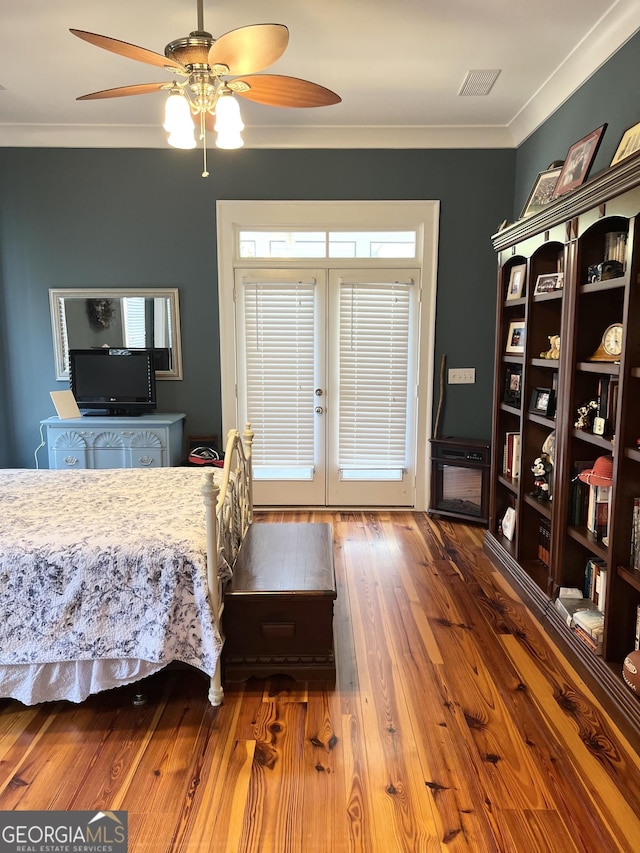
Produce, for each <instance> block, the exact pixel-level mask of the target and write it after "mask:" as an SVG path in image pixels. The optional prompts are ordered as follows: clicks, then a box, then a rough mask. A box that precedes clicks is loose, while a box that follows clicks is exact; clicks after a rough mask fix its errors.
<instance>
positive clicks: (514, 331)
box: [505, 320, 525, 355]
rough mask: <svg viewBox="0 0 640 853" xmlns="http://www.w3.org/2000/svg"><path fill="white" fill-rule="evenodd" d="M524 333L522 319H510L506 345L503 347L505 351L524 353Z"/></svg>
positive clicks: (514, 353)
mask: <svg viewBox="0 0 640 853" xmlns="http://www.w3.org/2000/svg"><path fill="white" fill-rule="evenodd" d="M524 333H525V321H524V320H512V321H511V323H509V331H508V332H507V345H506V347H505V352H506V353H510V354H511V355H523V354H524Z"/></svg>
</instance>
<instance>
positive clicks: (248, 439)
mask: <svg viewBox="0 0 640 853" xmlns="http://www.w3.org/2000/svg"><path fill="white" fill-rule="evenodd" d="M242 437H243V438H244V443H245V446H246V448H247V456H251V447H252V445H253V430H252V429H251V424H250V423H248V422H247V423H246V424H245V425H244V432H243V433H242Z"/></svg>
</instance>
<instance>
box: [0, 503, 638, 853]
mask: <svg viewBox="0 0 640 853" xmlns="http://www.w3.org/2000/svg"><path fill="white" fill-rule="evenodd" d="M296 520H297V521H328V522H331V523H332V525H333V530H334V541H335V565H336V574H337V583H338V599H337V602H336V614H335V619H334V629H335V637H336V658H337V669H338V679H337V683H336V685H335V686H333V685H329V686H328V685H324V684H322V683H308V684H307V683H300V684H297V683H295V682H293V681H291V680H289V679H286V678H278V679H271V680H268V681H258V680H255V679H254V680H251V681H249V682H247V683H246V684H235V685H230V686H228V687H227V689H226V693H225V701H224V704H223V706H222V707H221V708H219V709H214V708H212V707H211V706H209V705H208V703H207V700H206V693H207V681H206V679H205V678H204V677H203V676H202V675H201V674H199V673H195V672H192V671H185V670H172V671H167V672H165V673H161V674H159V675H157V676H155V677H153V678H152V679H149V680H148V684H147V687H148V693H149V702H148V704H146V705H144V706H142V707H134V706H133V705H132V704H131V701H130V699H131V695H132V692H133V691H131V690H128V689H122V690H120V691H111V692H110V693H108V694H102V695H99V696H96V697H92V698H91V699H89V700H88V701H87V702H85V703H84V704H82V705H79V706H74V705H70V704H66V703H57V704H52V705H44V706H39V707H34V708H24V707H23V706H21V705H19V704H18V703H16V702H8V701H4V702H2V703H0V810H10V809H19V810H23V809H91V810H93V809H126V810H127V811H128V816H129V850H130V851H132V853H143V851H149V853H150V852H151V851H154V853H155V851H158V853H160V851H181V853H183V852H184V851H188V853H196V851H219V852H220V853H231V851H239V852H240V853H249V851H256V852H257V851H259V853H294V851H295V853H325V851H326V853H342V851H344V853H347V851H348V852H349V853H351V851H362V853H396V851H407V853H416V851H474V853H475V851H478V853H485V851H507V853H542V851H552V852H553V853H569V851H577V852H578V853H592V851H593V853H603V852H604V851H606V853H609V851H618V850H619V851H629V853H631V851H634V853H637V851H638V850H639V849H640V817H639V816H640V772H639V770H640V757H639V755H638V752H637V749H638V744H629V743H628V742H626V741H625V740H624V738H623V737H622V735H621V733H620V732H619V731H618V730H617V729H616V728H615V726H614V725H613V724H612V723H611V721H610V720H609V719H608V718H607V716H606V714H605V713H604V711H603V710H602V708H601V707H600V706H599V705H598V703H597V701H596V700H595V699H594V697H593V696H592V695H591V694H590V693H589V691H588V689H587V687H586V685H585V684H584V683H583V682H582V681H581V679H580V678H579V677H578V675H577V674H576V673H575V672H574V671H573V670H572V669H571V667H570V666H569V665H568V664H567V662H566V661H565V660H564V659H563V658H562V657H561V656H560V655H559V653H558V652H557V651H556V650H555V649H554V647H553V646H552V645H550V644H549V642H548V641H547V639H546V638H545V636H544V635H543V633H542V632H541V630H540V629H539V627H538V624H537V622H536V620H535V619H534V618H533V617H531V616H530V615H529V613H528V612H527V610H526V608H525V607H524V606H523V605H522V603H521V602H520V601H519V600H518V598H517V596H516V595H515V594H514V593H513V591H512V590H511V589H510V587H509V586H508V584H507V583H506V581H505V580H504V579H502V578H501V576H500V575H499V574H498V573H497V572H496V571H495V570H494V569H493V567H492V566H491V564H490V563H489V561H488V560H487V559H486V558H485V557H484V556H483V554H482V552H481V545H482V537H483V534H484V530H483V529H482V528H478V527H473V526H467V525H464V524H460V523H457V524H450V523H447V522H443V521H437V520H435V519H430V518H428V517H427V516H426V515H424V514H422V513H409V512H394V513H369V512H367V513H362V512H350V513H343V512H336V513H331V512H309V513H288V512H287V513H283V512H270V513H260V514H258V515H257V517H256V522H257V523H262V522H268V521H296Z"/></svg>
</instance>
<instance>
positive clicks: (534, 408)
mask: <svg viewBox="0 0 640 853" xmlns="http://www.w3.org/2000/svg"><path fill="white" fill-rule="evenodd" d="M554 411H555V395H554V393H553V388H534V389H533V391H532V392H531V402H530V403H529V414H532V415H542V416H543V417H544V418H552V417H553V414H554Z"/></svg>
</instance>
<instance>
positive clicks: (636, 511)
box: [629, 497, 640, 569]
mask: <svg viewBox="0 0 640 853" xmlns="http://www.w3.org/2000/svg"><path fill="white" fill-rule="evenodd" d="M629 565H630V566H631V567H632V568H634V569H640V497H637V498H634V499H633V515H632V517H631V555H630V562H629Z"/></svg>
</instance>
